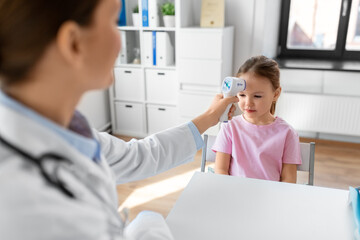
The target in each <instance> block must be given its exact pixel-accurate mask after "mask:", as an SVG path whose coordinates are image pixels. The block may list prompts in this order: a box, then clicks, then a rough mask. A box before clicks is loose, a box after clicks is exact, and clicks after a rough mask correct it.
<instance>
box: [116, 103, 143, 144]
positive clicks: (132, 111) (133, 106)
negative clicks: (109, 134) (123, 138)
mask: <svg viewBox="0 0 360 240" xmlns="http://www.w3.org/2000/svg"><path fill="white" fill-rule="evenodd" d="M114 105H115V124H114V125H115V126H114V127H115V129H118V130H120V131H121V133H122V134H124V135H128V136H135V137H140V136H142V135H143V134H144V132H146V123H145V109H144V105H143V104H141V103H132V102H118V101H116V102H115V103H114Z"/></svg>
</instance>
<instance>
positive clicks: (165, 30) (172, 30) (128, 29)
mask: <svg viewBox="0 0 360 240" xmlns="http://www.w3.org/2000/svg"><path fill="white" fill-rule="evenodd" d="M118 29H119V30H122V31H140V30H142V31H164V32H175V31H176V28H175V27H134V26H121V27H120V26H119V27H118Z"/></svg>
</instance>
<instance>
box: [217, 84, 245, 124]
mask: <svg viewBox="0 0 360 240" xmlns="http://www.w3.org/2000/svg"><path fill="white" fill-rule="evenodd" d="M245 88H246V81H245V79H242V78H236V77H226V78H225V79H224V81H223V83H222V87H221V91H222V93H223V95H224V98H227V97H233V96H236V94H237V93H238V92H241V91H244V90H245ZM231 105H232V104H229V106H227V107H226V110H225V112H224V113H223V114H222V115H221V117H220V122H227V121H228V120H229V119H228V113H229V110H230V107H231Z"/></svg>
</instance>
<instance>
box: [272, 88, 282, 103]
mask: <svg viewBox="0 0 360 240" xmlns="http://www.w3.org/2000/svg"><path fill="white" fill-rule="evenodd" d="M280 94H281V87H278V88H277V89H276V90H275V94H274V99H273V101H274V102H276V101H277V100H278V98H279V97H280Z"/></svg>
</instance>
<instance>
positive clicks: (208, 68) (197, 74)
mask: <svg viewBox="0 0 360 240" xmlns="http://www.w3.org/2000/svg"><path fill="white" fill-rule="evenodd" d="M221 68H222V62H221V61H220V60H200V59H179V62H178V69H179V70H178V74H179V82H180V83H186V84H198V85H207V86H220V85H221V81H222V78H223V77H224V76H222V72H221Z"/></svg>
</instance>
